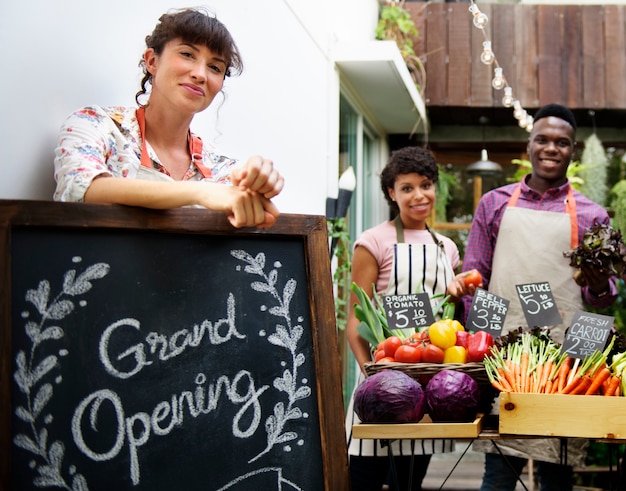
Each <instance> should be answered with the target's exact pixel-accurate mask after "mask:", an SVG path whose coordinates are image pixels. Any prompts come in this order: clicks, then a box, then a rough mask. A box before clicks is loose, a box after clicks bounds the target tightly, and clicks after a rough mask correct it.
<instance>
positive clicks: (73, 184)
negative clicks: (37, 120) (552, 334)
mask: <svg viewBox="0 0 626 491" xmlns="http://www.w3.org/2000/svg"><path fill="white" fill-rule="evenodd" d="M140 66H141V67H142V69H143V72H144V76H143V80H142V81H141V89H140V90H139V92H138V93H137V94H136V96H135V99H136V100H137V104H138V106H139V107H138V108H135V107H100V106H91V107H84V108H82V109H79V110H78V111H76V112H74V113H73V114H71V115H70V116H69V118H68V119H67V120H66V121H65V123H64V124H63V126H62V128H61V132H60V139H59V145H58V147H57V149H56V152H55V154H56V156H55V161H54V165H55V179H56V182H57V187H56V191H55V193H54V199H55V200H57V201H85V202H99V203H119V204H125V205H132V206H142V207H146V208H158V209H165V208H175V207H180V206H200V207H205V208H209V209H212V210H217V211H224V212H225V213H226V214H227V215H228V219H229V220H230V222H231V224H232V225H233V226H235V227H243V226H255V225H256V226H261V227H268V226H271V225H272V224H273V223H274V222H275V221H276V218H277V217H278V215H279V212H278V209H277V208H276V207H275V206H274V204H273V203H272V202H271V201H270V200H271V199H272V198H273V197H274V196H276V195H277V194H278V193H280V191H281V190H282V188H283V184H284V180H283V177H282V176H281V175H280V174H279V173H278V171H277V170H276V169H275V168H274V165H273V163H272V161H271V160H268V159H265V158H262V157H260V156H253V157H251V158H250V159H249V160H248V161H247V163H246V164H245V165H243V166H242V167H237V168H236V167H235V165H236V161H234V160H233V159H229V158H227V157H224V156H221V155H218V154H216V153H214V152H213V151H212V150H211V149H209V148H207V147H206V145H203V142H202V141H201V140H200V138H199V137H197V136H196V135H194V134H193V133H192V132H191V131H190V125H191V121H192V120H193V117H194V116H195V115H196V114H197V113H199V112H201V111H204V110H205V109H206V108H207V107H209V105H210V104H211V103H212V102H213V100H214V99H215V97H216V96H217V95H218V94H219V93H220V92H221V91H222V88H223V83H224V79H225V78H226V77H228V76H230V75H233V74H238V73H240V72H241V70H242V68H243V65H242V61H241V57H240V54H239V51H238V49H237V46H236V45H235V43H234V41H233V39H232V37H231V35H230V33H229V31H228V30H227V29H226V27H225V26H224V25H223V24H222V23H221V22H219V21H218V20H217V19H216V18H214V17H213V16H212V15H210V14H208V12H205V11H204V10H202V9H184V10H180V11H172V12H168V13H166V14H164V15H163V16H161V18H160V19H159V23H158V24H157V26H156V27H155V29H154V31H153V32H152V34H150V35H148V36H146V50H145V52H144V54H143V57H142V59H141V62H140ZM140 99H145V100H147V102H145V103H144V104H142V103H140V102H139V101H140Z"/></svg>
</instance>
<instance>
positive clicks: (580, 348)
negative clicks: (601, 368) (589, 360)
mask: <svg viewBox="0 0 626 491" xmlns="http://www.w3.org/2000/svg"><path fill="white" fill-rule="evenodd" d="M612 327H613V317H610V316H608V315H601V314H592V313H591V312H581V311H577V312H576V313H575V314H574V318H573V319H572V325H571V326H570V327H569V328H568V329H567V332H566V333H565V340H564V341H563V346H562V347H561V351H562V352H563V353H567V354H568V355H569V356H571V357H572V358H580V359H583V358H584V357H585V356H588V355H591V354H592V353H593V352H594V351H603V350H604V348H605V347H606V343H607V341H608V339H609V335H610V334H611V328H612Z"/></svg>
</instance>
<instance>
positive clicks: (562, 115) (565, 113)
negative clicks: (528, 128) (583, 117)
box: [533, 104, 576, 133]
mask: <svg viewBox="0 0 626 491" xmlns="http://www.w3.org/2000/svg"><path fill="white" fill-rule="evenodd" d="M548 116H554V117H555V118H559V119H562V120H563V121H567V122H568V123H569V124H570V125H571V126H572V128H574V133H576V118H574V113H573V112H572V111H570V110H569V109H568V108H567V107H565V106H562V105H561V104H547V105H545V106H543V107H541V108H540V109H539V111H537V114H535V116H534V117H533V120H534V121H539V120H540V119H541V118H547V117H548Z"/></svg>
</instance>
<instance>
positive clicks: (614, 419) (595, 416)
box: [499, 392, 626, 440]
mask: <svg viewBox="0 0 626 491" xmlns="http://www.w3.org/2000/svg"><path fill="white" fill-rule="evenodd" d="M499 433H500V434H501V435H507V434H512V435H537V436H563V437H579V438H594V439H607V440H623V439H626V397H603V396H584V395H580V396H579V395H576V396H572V395H562V394H519V393H510V392H509V393H502V394H501V395H500V422H499Z"/></svg>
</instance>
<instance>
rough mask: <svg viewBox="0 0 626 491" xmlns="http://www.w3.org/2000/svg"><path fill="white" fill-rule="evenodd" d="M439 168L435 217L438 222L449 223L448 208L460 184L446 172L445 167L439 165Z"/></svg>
mask: <svg viewBox="0 0 626 491" xmlns="http://www.w3.org/2000/svg"><path fill="white" fill-rule="evenodd" d="M437 167H439V180H438V181H437V185H436V192H437V201H436V202H435V217H436V218H437V222H447V221H448V220H447V216H446V208H447V206H448V202H449V201H450V197H451V196H452V193H453V191H454V189H455V188H459V187H460V184H459V182H458V180H457V178H456V176H455V175H454V174H453V173H451V172H447V171H446V170H445V167H443V166H442V165H439V164H437Z"/></svg>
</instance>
